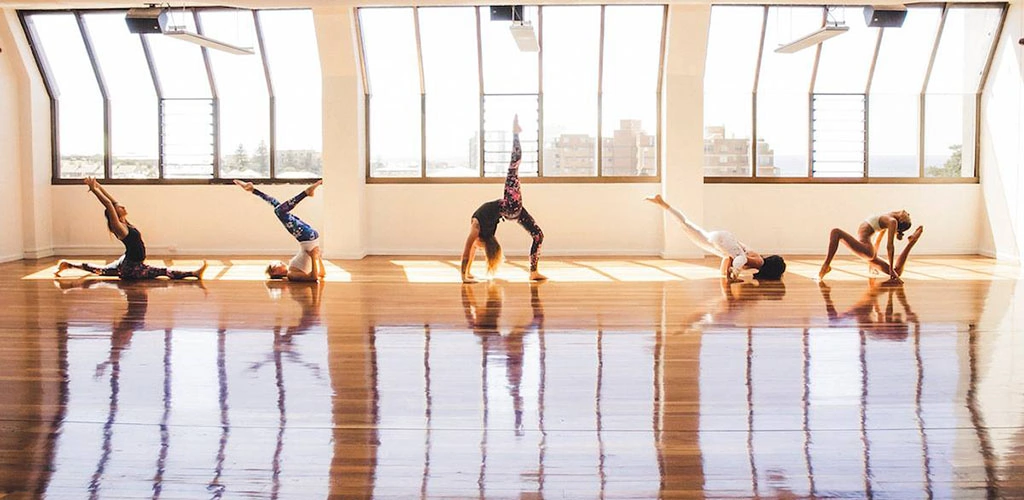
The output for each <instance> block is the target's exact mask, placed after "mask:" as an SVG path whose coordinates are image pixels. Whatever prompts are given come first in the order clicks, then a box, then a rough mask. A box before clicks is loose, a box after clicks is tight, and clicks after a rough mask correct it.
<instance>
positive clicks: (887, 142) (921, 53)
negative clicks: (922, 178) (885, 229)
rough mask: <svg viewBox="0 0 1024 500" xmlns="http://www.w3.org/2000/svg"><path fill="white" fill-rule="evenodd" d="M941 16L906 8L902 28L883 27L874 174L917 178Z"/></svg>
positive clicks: (873, 109) (872, 133)
mask: <svg viewBox="0 0 1024 500" xmlns="http://www.w3.org/2000/svg"><path fill="white" fill-rule="evenodd" d="M941 18H942V9H941V8H938V7H915V8H913V9H907V17H906V19H905V20H904V21H903V26H902V27H900V28H883V30H882V43H881V45H880V46H879V48H878V58H877V60H876V62H875V72H874V75H873V76H872V79H871V89H870V91H869V93H868V101H869V103H870V105H869V107H868V144H869V145H870V154H869V156H868V165H869V167H868V176H869V177H917V176H918V148H919V145H920V142H921V141H920V137H921V128H920V110H921V99H920V96H921V89H922V88H924V82H925V75H926V74H927V72H928V61H929V60H930V59H931V55H932V48H933V47H935V35H936V33H937V31H938V28H939V21H940V20H941Z"/></svg>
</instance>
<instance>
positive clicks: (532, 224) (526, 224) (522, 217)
mask: <svg viewBox="0 0 1024 500" xmlns="http://www.w3.org/2000/svg"><path fill="white" fill-rule="evenodd" d="M518 221H519V225H520V226H523V229H525V230H526V231H527V232H529V233H530V237H531V238H533V244H532V245H531V246H530V279H531V280H533V281H543V280H546V279H548V278H547V276H544V275H543V274H541V273H539V272H537V263H538V262H539V261H540V247H541V245H542V244H544V231H541V229H540V226H538V225H537V221H535V220H533V216H531V215H530V212H527V211H526V209H525V208H523V209H522V211H521V212H520V214H519V219H518Z"/></svg>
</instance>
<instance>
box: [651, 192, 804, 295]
mask: <svg viewBox="0 0 1024 500" xmlns="http://www.w3.org/2000/svg"><path fill="white" fill-rule="evenodd" d="M645 199H646V200H647V201H649V202H651V203H654V204H655V205H658V206H659V207H661V208H664V209H665V210H667V211H668V212H669V213H670V214H672V215H674V216H675V217H676V218H677V219H679V222H681V223H682V224H683V232H685V233H686V236H689V237H690V241H692V242H693V243H694V244H695V245H697V246H698V247H700V248H701V249H703V250H704V251H706V252H708V253H713V254H715V255H717V256H719V257H721V258H722V265H721V271H722V276H725V277H726V278H728V279H729V280H738V279H739V276H740V271H742V270H744V269H758V270H759V271H758V272H757V274H755V275H754V278H756V279H770V280H771V279H779V278H781V277H782V273H784V272H786V261H785V260H784V259H783V258H782V256H780V255H769V256H767V257H762V256H761V254H759V253H757V252H755V251H753V250H750V249H748V248H747V247H746V246H745V245H744V244H742V243H740V242H739V241H738V240H737V239H736V236H735V235H733V234H732V233H730V232H729V231H705V230H704V229H702V228H701V227H700V226H698V225H696V224H694V223H693V222H692V221H691V220H690V219H688V218H687V217H686V216H685V215H683V213H682V212H680V211H679V210H677V209H676V208H674V207H673V206H671V205H669V204H668V203H667V202H666V201H665V200H664V199H662V198H661V195H660V194H656V195H654V196H649V197H647V198H645Z"/></svg>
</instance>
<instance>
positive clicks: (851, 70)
mask: <svg viewBox="0 0 1024 500" xmlns="http://www.w3.org/2000/svg"><path fill="white" fill-rule="evenodd" d="M1005 9H1006V6H1005V4H970V5H958V4H947V5H946V6H945V7H942V6H935V5H929V6H911V7H909V8H908V10H907V14H906V18H905V21H904V22H903V25H902V26H900V27H872V26H868V25H867V24H866V21H865V17H864V12H863V9H862V8H861V7H811V6H799V7H791V6H769V7H756V6H715V7H713V8H712V13H711V27H710V33H709V40H708V52H707V58H706V66H705V80H704V89H705V91H704V92H705V96H704V104H705V108H704V126H705V134H704V151H705V162H704V166H705V176H706V178H708V179H710V180H711V181H713V182H718V181H723V182H727V181H728V180H729V179H736V178H742V180H743V181H746V180H747V179H749V178H754V177H757V178H769V179H767V180H768V181H772V180H778V178H787V177H788V178H791V179H795V180H798V181H799V180H802V179H810V178H838V179H840V180H841V181H842V182H849V181H850V180H854V179H859V180H862V181H865V182H868V181H870V180H871V179H886V178H888V179H893V178H902V179H908V178H914V179H922V178H947V179H949V178H959V179H966V180H967V181H968V182H976V181H977V173H976V163H977V159H976V158H975V149H976V143H977V127H978V123H979V122H980V118H979V116H978V115H979V113H980V110H979V106H978V102H979V99H980V95H981V91H982V89H983V87H984V83H985V75H986V72H987V70H988V67H989V65H990V63H991V59H992V54H993V44H994V43H995V40H996V34H997V33H998V31H999V29H1000V26H1001V25H1002V22H1003V19H1004V17H1005ZM837 26H838V27H839V28H845V30H844V31H842V32H841V33H839V34H838V35H836V36H834V37H832V38H827V39H825V40H824V41H822V42H819V43H817V44H811V45H806V46H804V47H803V48H800V49H797V50H778V49H779V48H780V47H782V46H785V45H787V44H788V43H789V42H792V41H797V40H799V39H801V38H802V37H803V36H805V35H808V34H810V33H813V32H815V31H818V30H821V29H823V28H826V27H829V28H833V27H837ZM758 47H760V48H761V51H760V53H759V54H755V55H754V56H751V53H752V52H753V51H756V50H757V48H758ZM751 80H753V81H751ZM751 103H753V109H754V112H753V113H751V111H750V107H749V106H750V105H751ZM752 115H753V116H754V123H753V125H752V126H751V124H750V117H751V116H752Z"/></svg>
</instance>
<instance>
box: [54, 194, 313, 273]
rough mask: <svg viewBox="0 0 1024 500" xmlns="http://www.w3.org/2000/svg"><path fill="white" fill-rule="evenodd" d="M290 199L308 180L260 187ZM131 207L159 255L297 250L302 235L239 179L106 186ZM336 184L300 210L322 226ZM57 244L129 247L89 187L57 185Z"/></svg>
mask: <svg viewBox="0 0 1024 500" xmlns="http://www.w3.org/2000/svg"><path fill="white" fill-rule="evenodd" d="M259 188H260V189H261V190H262V191H264V192H266V193H267V194H269V195H271V196H274V197H275V198H277V199H279V200H281V201H284V200H286V199H288V198H291V197H292V196H295V195H296V194H297V193H298V192H299V191H301V190H302V189H304V186H299V185H283V186H259ZM107 190H108V191H110V194H111V196H114V197H115V198H116V199H117V201H118V202H119V203H122V204H124V206H125V207H126V208H127V209H128V220H130V221H131V222H132V224H135V225H136V226H138V227H139V230H140V231H141V232H142V237H143V240H144V241H145V242H146V247H147V249H148V250H149V253H150V254H153V255H226V254H236V255H238V254H240V255H267V254H274V255H276V254H285V255H287V254H292V253H295V250H296V246H295V240H294V239H293V238H292V237H291V236H290V235H289V234H288V233H287V232H286V231H285V230H284V228H283V227H281V223H280V222H278V220H277V218H276V217H275V216H274V213H273V209H272V208H271V207H270V205H269V204H267V203H266V202H264V201H263V200H261V199H259V198H257V197H256V196H253V195H251V194H248V193H246V192H245V191H242V189H240V188H238V187H237V186H234V185H217V186H107ZM330 195H331V188H330V186H324V187H323V188H321V189H319V190H318V191H317V193H316V195H315V196H314V197H313V198H307V199H305V200H303V201H302V203H300V204H299V206H298V207H297V208H296V209H295V211H294V214H295V215H296V216H298V217H299V218H301V219H302V220H304V221H306V222H307V223H309V224H310V225H312V226H313V227H315V228H318V229H321V228H323V206H324V199H325V198H326V197H328V196H330ZM53 213H54V214H58V216H56V217H54V220H53V233H54V238H53V240H54V251H55V253H57V254H58V255H111V256H116V255H120V254H121V253H122V252H124V247H123V246H122V245H121V243H120V242H118V241H117V239H115V238H113V237H112V236H110V235H109V233H108V232H107V230H106V223H105V220H104V218H103V206H102V205H100V203H99V202H98V201H97V200H96V198H95V197H94V196H93V195H92V194H91V193H89V191H88V189H87V188H86V187H85V186H84V185H82V186H54V187H53Z"/></svg>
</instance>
